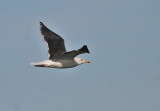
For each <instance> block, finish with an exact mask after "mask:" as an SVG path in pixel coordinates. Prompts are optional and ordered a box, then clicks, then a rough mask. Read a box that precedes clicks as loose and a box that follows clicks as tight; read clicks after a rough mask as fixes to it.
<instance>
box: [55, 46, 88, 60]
mask: <svg viewBox="0 0 160 111" xmlns="http://www.w3.org/2000/svg"><path fill="white" fill-rule="evenodd" d="M83 53H90V52H89V50H88V48H87V46H86V45H84V46H83V47H82V48H80V49H78V50H73V51H70V52H65V53H63V54H62V55H61V56H59V57H58V58H57V59H56V60H61V59H63V60H64V59H67V60H69V59H70V60H71V59H74V58H75V57H76V56H77V55H79V54H83Z"/></svg>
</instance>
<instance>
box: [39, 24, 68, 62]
mask: <svg viewBox="0 0 160 111" xmlns="http://www.w3.org/2000/svg"><path fill="white" fill-rule="evenodd" d="M40 30H41V34H42V35H43V40H44V41H45V42H46V44H47V46H48V48H49V50H48V53H49V59H50V60H53V59H55V58H57V57H58V56H60V55H61V54H62V53H64V52H66V48H65V45H64V39H63V38H61V37H60V36H59V35H58V34H56V33H54V32H52V31H51V30H49V29H48V28H47V27H46V26H45V25H44V24H43V23H42V22H40Z"/></svg>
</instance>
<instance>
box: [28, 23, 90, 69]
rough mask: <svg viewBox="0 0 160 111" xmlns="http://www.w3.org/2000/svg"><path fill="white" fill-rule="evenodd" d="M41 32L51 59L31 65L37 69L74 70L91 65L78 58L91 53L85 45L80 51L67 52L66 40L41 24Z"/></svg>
mask: <svg viewBox="0 0 160 111" xmlns="http://www.w3.org/2000/svg"><path fill="white" fill-rule="evenodd" d="M40 30H41V34H42V39H43V41H44V42H45V43H46V45H47V47H48V48H49V50H48V55H49V58H48V60H45V61H42V62H35V63H30V65H31V66H35V67H50V68H72V67H76V66H78V65H80V64H84V63H90V61H88V60H84V59H82V58H79V57H77V55H79V54H83V53H90V52H89V50H88V48H87V45H84V46H83V47H81V48H80V49H78V50H72V51H69V52H67V51H66V48H65V44H64V39H63V38H62V37H60V36H59V35H58V34H56V33H55V32H53V31H51V30H50V29H48V28H47V27H46V26H45V25H44V24H43V23H42V22H40Z"/></svg>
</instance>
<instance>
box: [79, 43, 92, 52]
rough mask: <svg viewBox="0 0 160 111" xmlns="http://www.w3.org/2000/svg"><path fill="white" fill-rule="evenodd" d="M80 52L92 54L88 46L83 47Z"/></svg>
mask: <svg viewBox="0 0 160 111" xmlns="http://www.w3.org/2000/svg"><path fill="white" fill-rule="evenodd" d="M80 51H84V52H86V53H90V52H89V50H88V47H87V45H83V47H82V48H81V49H80Z"/></svg>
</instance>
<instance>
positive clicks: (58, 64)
mask: <svg viewBox="0 0 160 111" xmlns="http://www.w3.org/2000/svg"><path fill="white" fill-rule="evenodd" d="M30 65H33V66H36V67H51V68H71V67H75V66H77V65H78V64H77V63H76V62H75V61H74V60H73V61H72V60H64V61H56V62H54V61H52V60H46V61H42V62H38V63H31V64H30Z"/></svg>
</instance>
